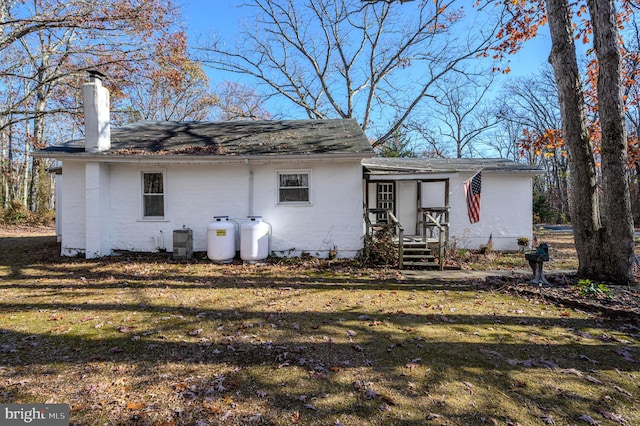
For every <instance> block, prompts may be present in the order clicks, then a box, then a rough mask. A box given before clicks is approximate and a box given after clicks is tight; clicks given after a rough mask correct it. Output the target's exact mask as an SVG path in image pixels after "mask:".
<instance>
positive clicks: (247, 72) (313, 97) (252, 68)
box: [203, 0, 500, 146]
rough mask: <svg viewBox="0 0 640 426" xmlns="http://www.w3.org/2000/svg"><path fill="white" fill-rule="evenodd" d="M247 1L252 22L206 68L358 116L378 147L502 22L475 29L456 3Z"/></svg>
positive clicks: (309, 107) (217, 46)
mask: <svg viewBox="0 0 640 426" xmlns="http://www.w3.org/2000/svg"><path fill="white" fill-rule="evenodd" d="M246 4H247V5H248V7H250V8H251V9H252V10H253V11H254V12H255V18H254V19H253V20H251V21H249V22H253V23H255V25H254V26H253V27H250V26H248V25H245V26H244V27H243V28H242V30H241V31H240V34H239V40H240V43H238V44H236V45H229V44H226V43H224V42H223V41H222V40H214V41H213V42H212V43H211V44H210V45H209V46H208V47H206V48H204V49H203V54H204V55H205V56H206V63H208V64H209V65H211V66H212V67H214V68H215V69H219V70H224V71H228V72H233V73H238V74H241V75H243V76H250V77H252V78H253V79H255V80H256V81H257V82H259V83H260V84H261V86H260V88H261V89H264V90H265V93H266V96H267V99H269V98H270V97H277V98H278V99H279V100H281V101H284V100H286V101H288V102H289V103H290V104H291V105H292V106H294V107H295V108H297V109H298V111H302V112H304V114H306V115H307V117H309V118H316V119H322V118H329V117H342V118H346V117H350V118H356V119H357V120H358V121H359V122H360V123H361V125H362V127H363V129H364V130H365V131H367V132H368V133H369V134H370V137H371V138H372V139H373V140H374V142H373V145H374V146H378V145H380V144H383V143H384V142H385V141H386V140H388V139H390V138H392V137H393V135H394V134H395V132H397V131H398V130H401V126H402V125H403V124H404V123H406V122H408V120H409V119H410V118H411V117H412V115H413V114H415V113H416V110H417V108H418V106H421V105H423V103H424V102H425V101H426V100H427V99H429V98H430V97H432V96H433V91H435V90H437V89H436V87H435V83H436V82H438V81H440V80H441V79H442V78H443V77H445V76H447V75H450V74H455V73H464V72H465V71H464V68H463V65H464V64H465V63H466V62H467V61H471V60H474V59H476V57H477V56H478V55H482V54H483V53H484V52H485V49H486V48H487V47H488V46H489V45H490V43H491V41H492V37H493V35H494V33H495V32H496V30H497V28H498V27H499V25H500V19H499V17H493V18H494V19H490V20H485V22H486V23H488V25H479V24H477V25H474V26H471V25H469V20H463V19H462V17H463V14H464V11H463V10H462V8H461V7H458V6H456V4H455V2H454V1H453V0H434V1H429V2H420V3H412V4H410V5H406V6H405V7H397V6H396V5H393V4H391V2H360V1H355V0H306V1H305V2H298V1H293V0H250V1H247V2H246ZM465 25H468V26H466V27H465ZM471 28H473V30H472V29H471Z"/></svg>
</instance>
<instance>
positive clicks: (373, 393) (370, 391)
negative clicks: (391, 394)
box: [364, 389, 380, 399]
mask: <svg viewBox="0 0 640 426" xmlns="http://www.w3.org/2000/svg"><path fill="white" fill-rule="evenodd" d="M379 396H380V394H379V393H378V392H376V391H374V390H373V389H367V390H366V391H365V393H364V397H365V398H366V399H376V398H377V397H379Z"/></svg>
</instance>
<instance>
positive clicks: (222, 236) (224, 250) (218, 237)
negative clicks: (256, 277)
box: [207, 216, 236, 263]
mask: <svg viewBox="0 0 640 426" xmlns="http://www.w3.org/2000/svg"><path fill="white" fill-rule="evenodd" d="M235 256H236V224H235V223H234V222H231V221H229V216H214V217H213V222H211V223H210V224H209V226H207V257H208V258H209V259H211V260H213V261H214V262H216V263H230V262H231V261H233V258H234V257H235Z"/></svg>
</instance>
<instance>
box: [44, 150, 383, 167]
mask: <svg viewBox="0 0 640 426" xmlns="http://www.w3.org/2000/svg"><path fill="white" fill-rule="evenodd" d="M32 156H33V157H35V158H54V159H57V160H60V161H64V160H81V161H96V162H104V163H154V164H158V163H166V164H170V163H191V164H195V163H201V164H211V163H218V164H224V163H240V162H244V161H245V160H246V161H251V162H254V163H269V162H273V161H284V162H286V161H300V160H333V161H335V160H361V159H363V158H370V157H373V156H374V153H373V152H370V153H369V152H340V153H323V154H312V153H309V154H284V155H271V154H267V155H184V154H180V155H132V154H126V155H125V154H106V153H104V154H95V153H89V152H76V153H69V152H59V151H58V152H46V151H35V152H33V153H32Z"/></svg>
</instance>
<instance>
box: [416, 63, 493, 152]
mask: <svg viewBox="0 0 640 426" xmlns="http://www.w3.org/2000/svg"><path fill="white" fill-rule="evenodd" d="M493 78H494V75H493V74H492V73H490V72H488V73H487V72H484V73H475V74H472V73H470V72H467V73H465V74H458V73H455V74H451V75H449V76H445V77H443V78H442V79H440V80H439V81H436V82H434V89H433V94H434V97H433V101H432V102H429V103H428V104H427V105H426V106H425V108H423V110H422V113H421V114H420V117H418V119H416V118H414V119H412V120H411V124H410V125H409V127H410V128H412V129H414V130H416V131H418V132H419V133H420V134H422V135H426V134H429V133H430V134H431V137H428V138H426V141H427V142H428V143H430V145H431V147H432V148H433V149H434V150H435V151H436V152H447V153H451V155H450V156H453V157H456V158H462V157H473V156H475V155H476V153H477V151H478V149H479V145H480V144H481V143H482V142H483V138H482V137H483V135H486V134H488V132H489V130H491V129H492V128H494V127H495V126H496V125H497V124H498V122H499V119H498V118H497V117H496V115H495V114H494V113H493V111H492V109H491V108H490V107H489V106H488V104H487V103H486V102H487V101H488V99H487V94H488V93H489V91H490V89H491V85H492V83H493ZM436 145H438V146H436Z"/></svg>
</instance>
